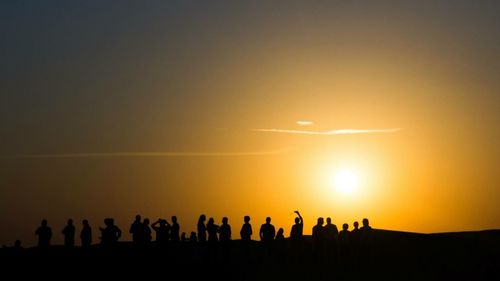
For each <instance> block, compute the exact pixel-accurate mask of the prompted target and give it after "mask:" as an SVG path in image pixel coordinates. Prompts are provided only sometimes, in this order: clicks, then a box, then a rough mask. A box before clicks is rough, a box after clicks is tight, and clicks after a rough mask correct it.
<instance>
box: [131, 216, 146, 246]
mask: <svg viewBox="0 0 500 281" xmlns="http://www.w3.org/2000/svg"><path fill="white" fill-rule="evenodd" d="M128 232H129V233H131V234H132V242H134V244H135V245H136V246H137V245H141V244H143V242H144V228H143V224H142V222H141V215H136V216H135V221H134V222H133V223H132V225H131V226H130V230H129V231H128Z"/></svg>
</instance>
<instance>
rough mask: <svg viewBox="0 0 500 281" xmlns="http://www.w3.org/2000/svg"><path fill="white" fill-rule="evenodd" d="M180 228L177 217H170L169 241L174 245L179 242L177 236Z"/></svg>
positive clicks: (179, 238)
mask: <svg viewBox="0 0 500 281" xmlns="http://www.w3.org/2000/svg"><path fill="white" fill-rule="evenodd" d="M180 228H181V227H180V226H179V223H178V222H177V217H176V216H172V228H171V229H170V240H172V242H174V243H178V242H179V241H180V240H181V237H180V235H179V231H180Z"/></svg>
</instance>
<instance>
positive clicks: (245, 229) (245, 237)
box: [240, 216, 253, 242]
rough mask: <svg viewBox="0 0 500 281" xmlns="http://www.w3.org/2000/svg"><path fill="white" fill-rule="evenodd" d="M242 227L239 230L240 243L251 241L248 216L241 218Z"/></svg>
mask: <svg viewBox="0 0 500 281" xmlns="http://www.w3.org/2000/svg"><path fill="white" fill-rule="evenodd" d="M243 221H244V223H243V226H242V227H241V230H240V236H241V240H242V241H246V242H248V241H250V240H252V234H253V232H252V225H251V224H250V216H245V217H244V218H243Z"/></svg>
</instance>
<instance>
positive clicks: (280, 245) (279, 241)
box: [274, 227, 285, 257]
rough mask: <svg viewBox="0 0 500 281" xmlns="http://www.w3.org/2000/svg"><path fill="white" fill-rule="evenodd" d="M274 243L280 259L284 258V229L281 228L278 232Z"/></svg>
mask: <svg viewBox="0 0 500 281" xmlns="http://www.w3.org/2000/svg"><path fill="white" fill-rule="evenodd" d="M274 241H275V243H276V253H277V254H278V256H279V257H282V256H283V255H284V254H285V230H284V229H283V227H280V228H279V229H278V232H276V237H275V238H274Z"/></svg>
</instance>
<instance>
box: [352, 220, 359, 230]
mask: <svg viewBox="0 0 500 281" xmlns="http://www.w3.org/2000/svg"><path fill="white" fill-rule="evenodd" d="M353 225H354V229H358V228H359V222H357V221H355V222H354V223H353Z"/></svg>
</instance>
